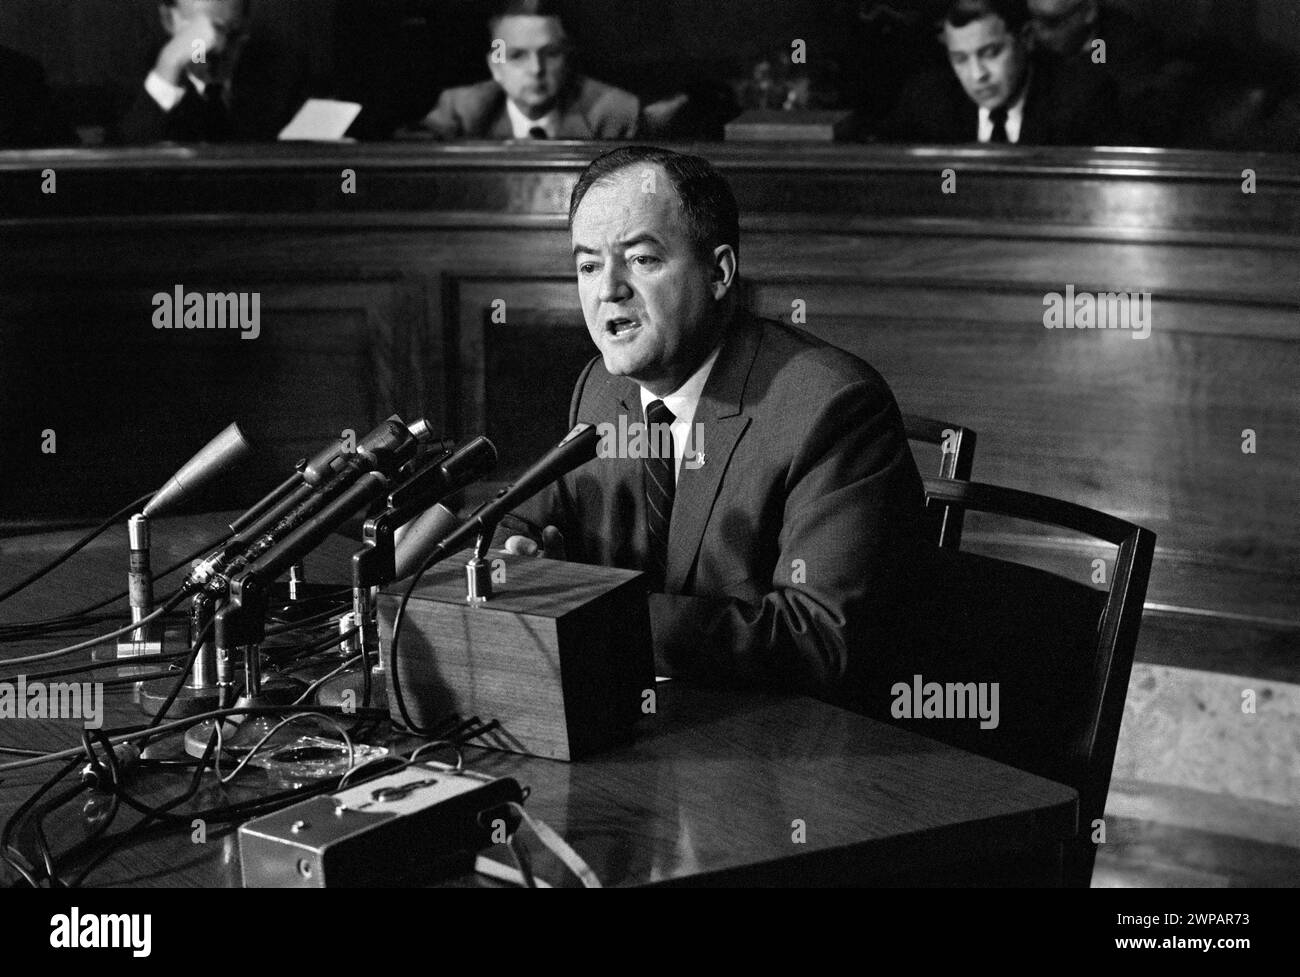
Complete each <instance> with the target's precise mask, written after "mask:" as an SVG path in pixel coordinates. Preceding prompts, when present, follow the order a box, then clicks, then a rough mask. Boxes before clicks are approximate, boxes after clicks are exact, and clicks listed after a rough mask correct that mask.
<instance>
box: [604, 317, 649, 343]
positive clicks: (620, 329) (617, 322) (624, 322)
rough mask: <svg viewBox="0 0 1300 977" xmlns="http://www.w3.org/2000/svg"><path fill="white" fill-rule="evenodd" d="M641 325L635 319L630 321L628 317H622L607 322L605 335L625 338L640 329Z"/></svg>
mask: <svg viewBox="0 0 1300 977" xmlns="http://www.w3.org/2000/svg"><path fill="white" fill-rule="evenodd" d="M640 325H641V323H639V322H637V321H636V320H635V319H629V318H627V317H626V316H620V317H618V318H617V319H607V320H605V334H606V335H609V336H614V337H615V338H617V337H619V336H625V335H627V334H628V333H630V332H632V331H634V330H636V329H638V328H640Z"/></svg>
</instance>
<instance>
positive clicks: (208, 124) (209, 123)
mask: <svg viewBox="0 0 1300 977" xmlns="http://www.w3.org/2000/svg"><path fill="white" fill-rule="evenodd" d="M202 97H203V138H204V139H205V140H206V141H208V142H222V141H224V140H227V139H229V138H230V136H231V131H230V113H229V112H228V111H227V110H226V90H225V88H224V87H222V86H221V85H208V86H207V87H206V88H204V89H203V96H202Z"/></svg>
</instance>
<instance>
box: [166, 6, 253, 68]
mask: <svg viewBox="0 0 1300 977" xmlns="http://www.w3.org/2000/svg"><path fill="white" fill-rule="evenodd" d="M199 18H206V19H207V21H208V22H209V23H210V24H211V25H212V30H213V35H214V40H213V42H212V44H211V45H209V46H208V47H207V48H206V50H205V51H204V57H205V60H204V61H201V62H195V63H193V64H191V66H190V69H189V70H190V71H191V72H192V73H193V74H194V75H195V76H196V77H198V78H200V79H202V80H203V81H204V82H209V81H216V82H227V81H229V80H230V78H231V76H233V75H234V73H235V65H236V64H237V63H238V61H239V55H240V53H241V52H242V51H243V49H244V44H245V42H246V41H247V40H248V2H247V0H176V5H175V6H174V7H165V8H163V25H164V27H166V28H167V32H168V33H169V34H171V35H172V36H173V37H174V36H175V35H176V34H177V33H179V32H181V31H182V30H185V29H186V28H187V27H192V26H194V24H195V22H196V21H197V20H198V19H199Z"/></svg>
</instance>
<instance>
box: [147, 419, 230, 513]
mask: <svg viewBox="0 0 1300 977" xmlns="http://www.w3.org/2000/svg"><path fill="white" fill-rule="evenodd" d="M249 450H250V449H249V445H248V441H247V440H245V438H244V432H242V431H241V430H239V425H238V424H231V425H230V426H229V427H227V428H226V429H225V430H224V431H222V432H221V433H220V434H218V435H217V436H216V437H215V438H213V439H212V440H211V441H209V442H208V443H207V444H206V445H204V446H203V448H202V450H200V451H199V453H198V454H196V455H195V456H194V457H193V458H191V459H190V460H189V461H187V462H186V463H185V464H184V465H182V466H181V467H180V470H178V471H177V472H176V474H175V475H173V476H172V477H171V478H169V479H168V480H167V484H166V485H164V486H163V487H162V488H160V489H159V490H158V491H157V492H155V493H154V497H153V498H152V499H150V500H149V504H148V505H146V506H145V507H144V509H143V510H142V511H141V513H142V515H144V516H146V517H149V518H153V517H155V516H160V515H162V514H163V513H164V512H166V511H167V510H168V509H172V508H174V507H175V506H176V504H177V503H178V502H180V501H181V499H183V498H184V497H185V496H186V495H188V494H189V493H190V492H193V491H194V490H195V489H197V488H198V487H199V486H200V485H202V484H203V483H204V482H207V481H208V480H210V479H212V478H215V477H216V476H217V475H220V474H221V473H222V472H224V471H226V470H228V469H230V468H233V467H234V466H235V465H236V464H238V463H239V462H240V461H241V460H243V458H244V456H245V455H247V454H248V452H249Z"/></svg>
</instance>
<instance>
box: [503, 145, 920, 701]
mask: <svg viewBox="0 0 1300 977" xmlns="http://www.w3.org/2000/svg"><path fill="white" fill-rule="evenodd" d="M570 226H571V228H572V237H573V253H574V261H575V265H576V270H577V279H578V294H579V298H580V300H581V304H582V309H583V315H584V317H585V319H586V322H587V329H588V331H589V333H590V335H591V338H592V340H593V342H594V343H595V345H596V348H597V349H598V350H599V354H600V355H598V356H597V357H596V358H595V359H593V360H592V361H591V362H590V363H589V364H588V365H587V367H586V369H584V370H583V372H582V375H581V376H580V377H579V379H578V383H577V387H576V388H575V390H574V394H573V401H572V407H571V410H570V415H571V416H570V421H573V422H576V421H586V422H589V423H593V424H596V425H598V430H601V431H602V438H605V437H606V436H607V435H609V437H608V441H605V440H602V446H601V448H602V450H601V451H599V452H598V457H597V458H596V459H595V460H593V461H591V462H588V463H587V464H585V465H583V466H581V467H579V468H578V469H577V470H576V471H575V472H573V473H572V474H570V475H568V476H566V477H565V478H564V479H562V480H561V481H560V482H559V483H557V484H556V486H554V487H552V489H551V490H549V491H548V492H546V493H543V494H542V495H541V496H539V497H538V498H536V499H534V500H533V502H532V503H531V504H530V505H527V506H524V507H522V509H521V510H520V512H519V513H518V515H519V516H520V517H521V518H520V520H519V521H518V522H517V523H515V524H514V526H512V527H511V529H510V530H509V531H513V529H514V528H515V527H524V528H525V532H524V533H523V534H519V535H514V536H511V537H510V538H509V539H507V540H506V548H507V549H509V550H512V551H514V552H517V553H536V552H538V550H539V546H540V548H541V550H542V551H543V552H544V553H545V554H546V555H551V556H556V555H562V556H564V557H565V558H568V559H573V560H577V561H580V562H584V563H591V564H600V565H607V566H618V567H625V568H632V569H638V570H644V571H645V572H646V573H647V574H648V575H649V579H650V584H651V589H652V593H651V595H650V621H651V629H652V639H653V646H654V651H655V658H656V666H657V668H658V669H659V674H661V675H663V674H667V675H673V676H680V677H684V678H687V679H693V680H697V681H701V682H707V683H715V684H727V685H765V686H769V687H777V688H782V689H787V690H796V691H801V692H806V693H810V694H814V695H818V696H821V697H823V698H826V699H828V700H832V701H852V699H853V698H854V696H855V688H857V683H859V682H861V680H862V676H863V674H864V669H865V668H866V667H868V665H869V663H870V662H871V661H872V659H873V656H874V655H875V653H876V652H877V651H879V649H880V648H881V647H882V645H883V643H885V642H888V641H889V639H890V634H891V633H892V632H891V630H890V628H889V627H888V626H887V625H886V623H885V622H886V618H887V615H888V612H889V611H890V610H891V608H892V607H893V605H894V603H895V600H896V597H897V596H898V595H896V594H895V593H894V590H893V588H894V584H895V582H896V580H897V579H898V578H899V576H900V574H899V573H898V569H899V567H900V565H901V564H903V562H904V561H905V560H906V558H907V556H908V554H909V553H910V552H911V551H912V548H913V547H914V546H915V545H916V543H917V541H918V540H919V539H920V534H921V532H922V529H921V511H922V490H921V482H920V478H919V476H918V474H917V470H916V465H915V463H914V462H913V460H912V455H911V451H910V449H909V448H908V444H907V441H906V438H905V435H904V432H903V425H902V418H901V416H900V414H899V410H898V406H897V404H896V403H895V401H894V397H893V394H892V393H891V392H890V389H889V387H888V385H887V384H886V383H885V381H884V380H883V379H882V378H881V377H880V375H879V374H878V373H876V371H875V370H873V369H872V368H871V367H870V366H868V365H867V364H866V363H864V362H863V361H862V360H860V359H858V358H857V357H855V356H852V355H850V354H849V353H847V352H845V351H843V350H841V349H838V348H836V347H834V346H830V345H828V344H827V343H824V342H821V341H820V340H818V339H816V338H814V337H813V336H811V335H809V334H808V333H806V332H803V331H801V330H799V329H795V328H792V327H789V326H785V325H782V324H780V323H777V322H772V321H765V320H762V319H757V318H754V317H753V316H751V315H749V314H747V313H746V312H745V311H743V310H742V309H741V308H740V307H739V306H738V297H737V277H736V276H737V271H738V261H739V221H738V217H737V208H736V202H735V198H734V197H733V196H732V194H731V190H730V188H729V187H728V186H727V183H726V181H725V180H724V179H723V178H722V177H721V176H720V175H719V174H718V173H717V171H716V170H714V169H713V167H712V166H710V165H709V164H708V163H707V162H706V161H705V160H703V159H700V158H699V157H695V156H685V155H681V154H678V153H673V152H670V151H668V150H662V149H652V148H648V147H644V146H632V147H626V148H621V149H617V150H614V151H613V152H611V153H607V154H605V155H604V156H601V157H600V158H598V159H596V160H595V161H594V162H593V163H592V164H591V165H590V166H589V167H588V168H587V170H586V171H585V172H584V173H583V175H582V176H581V178H580V179H579V181H578V183H577V185H576V187H575V189H574V191H573V197H572V203H571V205H570ZM602 425H605V426H604V427H601V426H602ZM665 429H666V430H667V431H668V432H669V433H670V434H671V438H668V437H665V436H664V431H665ZM638 430H640V431H641V432H642V434H643V435H644V436H645V437H646V438H647V439H648V443H649V444H650V445H657V446H658V447H657V449H651V451H650V454H651V455H652V457H642V455H644V454H645V453H646V452H645V451H642V450H638V449H635V448H633V447H632V442H633V441H634V440H635V438H636V434H635V432H636V431H638ZM617 431H629V432H633V434H632V437H631V438H630V439H629V440H628V441H627V442H623V441H620V440H619V439H618V438H615V437H613V436H612V432H617ZM611 446H612V449H613V450H611Z"/></svg>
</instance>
